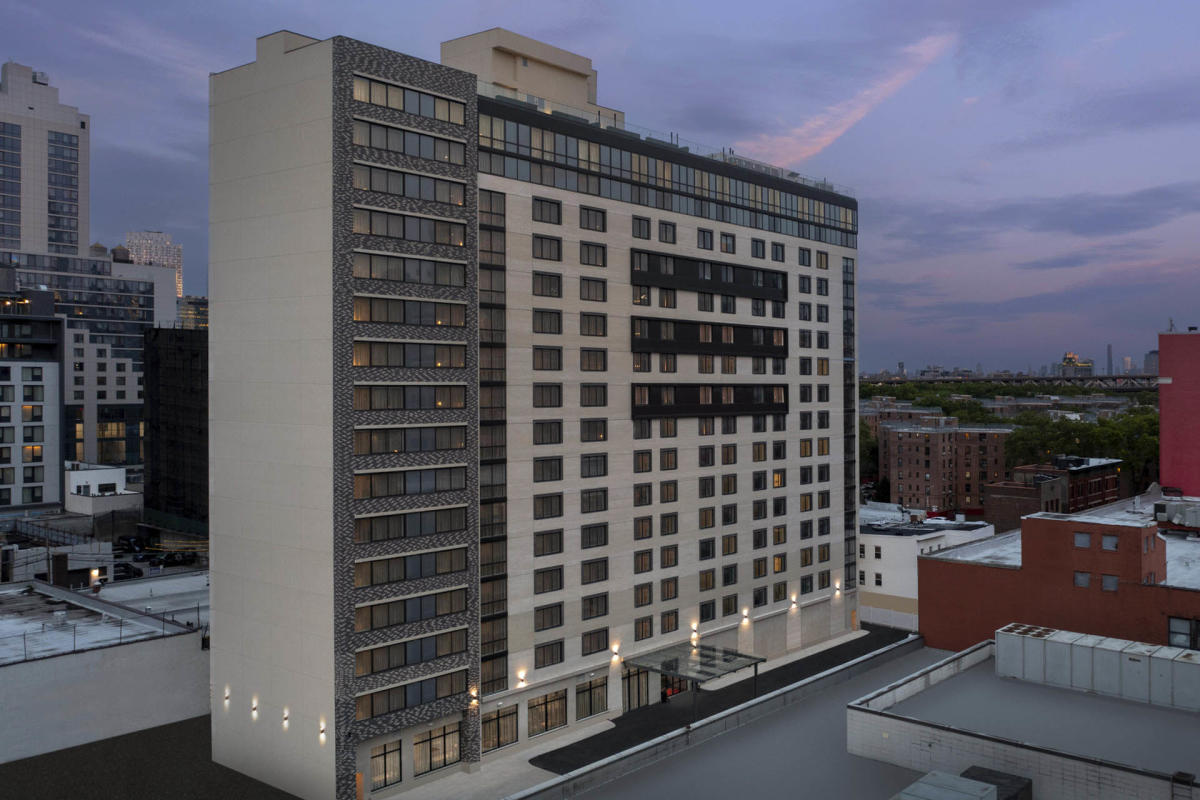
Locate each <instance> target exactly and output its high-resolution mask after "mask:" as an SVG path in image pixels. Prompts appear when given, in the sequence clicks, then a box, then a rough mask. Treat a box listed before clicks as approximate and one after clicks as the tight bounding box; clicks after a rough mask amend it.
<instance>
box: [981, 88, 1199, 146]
mask: <svg viewBox="0 0 1200 800" xmlns="http://www.w3.org/2000/svg"><path fill="white" fill-rule="evenodd" d="M1197 85H1200V75H1198V74H1191V75H1187V76H1185V77H1174V76H1173V77H1170V78H1167V79H1164V80H1159V81H1155V82H1147V83H1142V84H1140V85H1137V86H1123V87H1117V88H1106V89H1104V90H1101V91H1098V92H1094V93H1092V94H1091V95H1090V96H1088V97H1085V98H1083V99H1081V100H1077V101H1075V102H1074V103H1071V104H1069V105H1068V106H1067V107H1066V108H1065V110H1064V111H1062V112H1061V113H1060V114H1058V115H1057V117H1056V119H1055V123H1056V124H1055V125H1054V127H1051V128H1047V129H1045V130H1042V131H1038V132H1037V133H1033V134H1030V135H1029V136H1025V137H1022V138H1019V139H1012V140H1009V141H1007V142H1003V143H1001V144H1000V145H999V150H1000V151H1001V152H1004V153H1014V154H1020V153H1025V152H1029V151H1036V150H1048V149H1054V148H1059V147H1065V146H1068V145H1075V144H1079V143H1081V142H1085V141H1089V140H1092V139H1097V138H1100V137H1103V136H1110V135H1113V134H1119V133H1138V132H1142V131H1150V130H1156V129H1158V128H1164V127H1174V126H1180V125H1195V124H1197V123H1200V103H1197V102H1196V86H1197Z"/></svg>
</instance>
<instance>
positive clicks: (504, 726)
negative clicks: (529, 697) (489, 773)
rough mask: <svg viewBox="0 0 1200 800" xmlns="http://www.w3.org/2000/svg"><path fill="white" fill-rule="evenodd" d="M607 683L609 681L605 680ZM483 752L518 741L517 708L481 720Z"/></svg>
mask: <svg viewBox="0 0 1200 800" xmlns="http://www.w3.org/2000/svg"><path fill="white" fill-rule="evenodd" d="M604 680H606V681H607V679H604ZM479 723H480V727H481V728H482V737H483V752H485V753H488V752H491V751H492V750H496V749H498V748H500V747H504V746H505V745H509V744H513V743H515V742H516V741H517V707H516V706H515V705H513V706H509V707H507V708H498V709H496V710H495V711H489V712H487V713H486V714H483V715H481V716H480V718H479Z"/></svg>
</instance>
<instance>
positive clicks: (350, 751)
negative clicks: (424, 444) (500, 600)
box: [331, 37, 480, 800]
mask: <svg viewBox="0 0 1200 800" xmlns="http://www.w3.org/2000/svg"><path fill="white" fill-rule="evenodd" d="M355 73H358V74H363V75H369V76H373V77H378V78H381V79H384V80H391V81H393V82H395V83H400V84H404V85H407V86H411V87H413V88H417V89H426V90H428V91H430V92H432V93H435V94H438V95H441V96H444V97H452V98H458V99H461V100H462V101H463V102H464V103H465V104H466V116H465V120H464V122H465V124H464V125H463V126H461V127H460V126H458V125H453V124H451V123H447V122H439V121H437V120H433V119H427V118H424V117H419V116H414V115H411V114H406V113H404V112H403V111H398V110H395V109H390V108H381V107H379V106H373V105H368V104H366V103H360V102H356V101H354V99H353V76H354V74H355ZM333 87H334V88H333V116H334V121H333V141H334V145H333V146H334V152H333V206H334V214H333V264H332V265H331V266H332V277H333V295H334V307H333V309H332V313H333V331H334V334H333V336H334V341H333V358H334V364H333V369H334V373H333V374H334V397H333V414H334V440H333V442H332V446H333V456H334V457H333V464H334V476H335V477H334V480H335V485H334V530H333V531H332V532H331V533H332V535H333V537H334V564H333V569H334V642H335V651H336V652H335V655H334V658H335V664H334V671H335V676H336V678H335V680H336V689H335V694H336V701H335V706H336V708H335V716H336V721H337V724H336V726H335V731H336V735H337V741H336V746H337V772H338V776H337V796H338V798H344V799H345V800H349V799H350V798H353V797H354V796H355V784H354V774H355V772H356V770H357V766H358V765H357V762H356V750H357V746H358V744H359V743H361V742H363V741H365V740H367V739H370V738H372V737H375V736H380V735H384V734H388V733H391V732H396V731H399V730H401V729H402V728H406V727H409V726H412V725H416V724H420V723H422V722H427V721H431V720H435V719H439V718H442V717H445V716H449V715H454V714H456V713H457V714H461V715H462V741H461V745H462V751H463V760H464V761H466V762H472V761H478V760H479V757H480V752H479V747H480V744H479V721H478V715H477V714H474V713H471V712H472V709H470V707H469V700H468V698H466V697H465V696H464V697H451V698H445V699H443V700H439V701H437V702H435V703H429V704H425V705H422V706H418V707H416V708H412V709H406V710H404V711H401V712H397V713H394V714H389V715H386V716H383V717H379V718H375V719H370V720H364V721H361V722H358V721H355V719H354V697H355V695H357V694H360V693H362V692H364V691H371V690H374V689H379V688H382V687H384V686H389V685H394V684H398V683H408V682H411V681H416V680H420V679H421V678H424V677H428V676H430V675H433V674H439V673H442V672H448V671H453V670H459V669H463V668H466V669H467V670H468V681H467V682H468V686H478V685H479V577H478V576H479V546H478V541H479V534H478V525H479V468H478V464H479V441H478V419H479V387H478V374H479V372H478V367H479V347H478V338H479V337H478V319H477V317H478V312H477V309H478V305H477V294H476V276H477V268H478V255H477V254H478V249H477V245H476V231H477V228H476V208H477V201H476V198H477V180H476V164H477V159H476V137H475V131H476V128H477V125H478V122H477V115H476V105H475V96H476V79H475V76H474V75H471V74H469V73H465V72H461V71H459V70H454V69H449V68H447V67H442V66H440V65H438V64H434V63H431V62H428V61H423V60H421V59H417V58H412V57H410V56H406V55H403V54H401V53H396V52H393V51H390V50H386V49H384V48H380V47H375V46H373V45H369V44H365V43H363V42H359V41H355V40H352V39H346V38H344V37H335V38H334V55H333ZM356 115H357V116H360V117H363V118H368V119H373V120H377V121H379V122H385V123H392V124H395V125H400V126H403V127H405V128H409V129H412V130H420V131H425V132H428V133H431V134H435V135H440V136H444V137H446V138H450V139H456V140H463V141H465V142H466V148H465V149H466V163H465V164H463V165H462V166H457V165H453V164H444V163H439V162H434V161H425V160H422V159H418V158H412V157H408V156H404V155H400V154H397V153H391V152H386V151H381V150H373V149H369V148H364V147H355V146H354V144H353V118H354V116H356ZM354 158H360V159H364V160H370V161H371V162H373V163H378V164H383V165H388V166H393V167H397V168H401V169H409V170H414V171H418V172H422V173H426V174H431V175H441V176H444V177H447V178H451V179H454V180H457V181H460V182H462V183H464V184H466V186H467V189H466V202H465V204H464V205H463V206H462V207H459V208H455V207H451V206H447V205H444V204H439V203H433V202H425V201H420V200H414V199H410V198H403V197H395V196H391V195H383V194H377V193H372V192H366V191H359V190H355V189H353V188H352V162H353V159H354ZM356 202H358V203H362V204H364V205H370V206H374V207H377V208H386V209H391V210H395V211H398V212H407V213H414V214H423V215H428V216H435V217H441V218H455V219H458V220H461V221H462V222H463V223H464V224H465V225H466V231H467V236H466V242H465V245H466V246H465V247H462V248H457V247H450V246H446V245H436V244H418V243H414V242H402V241H398V240H395V239H389V238H383V237H375V236H366V235H361V234H354V233H352V225H351V221H352V207H353V205H354V203H356ZM356 248H357V249H365V250H372V251H377V252H387V253H394V254H396V255H408V256H416V257H422V258H435V259H445V260H450V261H460V262H462V261H465V262H467V265H468V266H467V270H466V272H467V281H466V284H467V285H466V286H465V287H463V288H457V287H447V286H424V285H416V284H408V283H393V282H390V281H377V280H365V279H356V278H354V277H353V276H352V269H353V251H354V250H355V249H356ZM356 291H357V292H362V293H371V294H380V295H403V296H406V297H423V298H429V299H444V300H455V301H460V302H463V303H466V326H465V327H463V328H427V327H414V326H405V325H389V324H382V323H371V324H366V325H364V324H357V325H356V324H355V323H354V322H352V314H353V296H354V294H355V292H356ZM356 333H357V334H358V335H361V336H364V337H377V338H389V339H414V340H422V341H447V342H450V341H454V342H462V343H463V344H465V345H466V347H467V357H466V367H465V368H464V369H452V370H432V369H407V370H406V369H385V368H355V367H353V366H352V363H353V362H352V349H353V339H354V338H355V335H356ZM356 381H357V382H367V381H385V382H397V381H399V382H414V383H465V384H466V386H467V402H466V408H464V409H460V410H446V411H422V412H415V413H411V412H382V411H370V412H365V411H354V410H353V385H354V383H355V382H356ZM432 422H438V423H443V422H446V423H450V422H459V423H465V424H466V425H467V443H466V444H467V446H466V448H465V449H463V450H457V451H452V452H450V453H419V454H396V455H390V454H387V455H371V456H355V455H354V454H353V428H354V425H356V424H359V425H379V424H420V423H432ZM436 464H465V465H466V470H467V484H466V485H467V488H466V489H465V490H462V491H455V492H443V493H439V494H434V495H418V496H406V497H389V498H375V499H371V500H357V501H356V500H354V499H353V481H354V478H353V472H354V470H355V469H386V468H403V467H413V466H426V465H436ZM460 504H465V505H466V508H467V530H466V531H464V532H462V533H457V534H445V535H435V536H423V537H419V538H416V539H408V540H398V541H392V542H375V543H372V544H355V543H354V517H355V514H368V513H379V512H391V511H404V510H412V509H418V508H429V507H438V506H447V505H460ZM463 545H466V546H467V548H468V558H467V572H466V573H465V576H464V574H463V573H458V574H454V575H444V576H437V577H433V578H424V579H421V580H416V581H409V582H407V583H405V584H402V585H399V586H396V585H393V586H390V587H389V586H375V587H366V588H362V589H355V588H354V584H353V580H354V575H353V572H354V561H355V560H356V559H361V558H368V557H376V556H381V555H388V554H401V553H405V552H411V551H413V550H426V549H431V548H442V547H453V546H463ZM463 585H465V586H466V587H467V598H468V600H467V610H466V612H464V613H462V614H452V615H448V616H445V617H441V618H438V619H433V620H424V621H421V622H417V623H411V624H407V625H403V626H396V627H393V628H389V629H387V630H385V631H371V632H367V633H355V632H354V606H355V604H357V603H362V602H369V601H371V600H378V599H384V598H386V597H395V596H398V595H412V594H419V593H425V592H429V591H437V590H440V589H445V588H452V587H457V586H463ZM464 625H466V626H467V627H468V636H467V643H468V644H467V652H466V653H461V654H458V655H454V656H448V657H445V658H441V659H437V660H435V661H431V662H427V663H424V664H418V665H415V666H412V667H405V668H402V669H398V670H390V671H388V672H383V673H378V674H375V675H370V676H363V677H361V678H358V677H355V675H354V651H355V650H357V649H360V648H362V647H368V646H371V645H372V644H379V643H382V642H384V641H391V640H395V639H399V638H408V637H412V636H420V635H423V634H428V633H432V632H435V631H443V630H450V629H453V628H456V627H462V626H464ZM404 747H406V748H408V747H411V742H410V741H405V742H404Z"/></svg>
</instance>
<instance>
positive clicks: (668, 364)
mask: <svg viewBox="0 0 1200 800" xmlns="http://www.w3.org/2000/svg"><path fill="white" fill-rule="evenodd" d="M675 367H676V360H675V354H674V353H659V354H658V371H659V372H668V373H670V372H675ZM668 389H669V390H670V394H671V396H672V397H673V396H674V394H675V388H674V387H673V386H667V387H663V392H662V397H663V403H664V405H665V404H666V398H667V390H668Z"/></svg>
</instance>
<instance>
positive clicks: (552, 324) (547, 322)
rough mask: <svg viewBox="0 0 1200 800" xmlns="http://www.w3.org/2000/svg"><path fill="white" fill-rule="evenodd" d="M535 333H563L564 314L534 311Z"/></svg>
mask: <svg viewBox="0 0 1200 800" xmlns="http://www.w3.org/2000/svg"><path fill="white" fill-rule="evenodd" d="M533 332H534V333H562V312H561V311H545V310H541V309H536V308H535V309H534V310H533Z"/></svg>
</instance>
